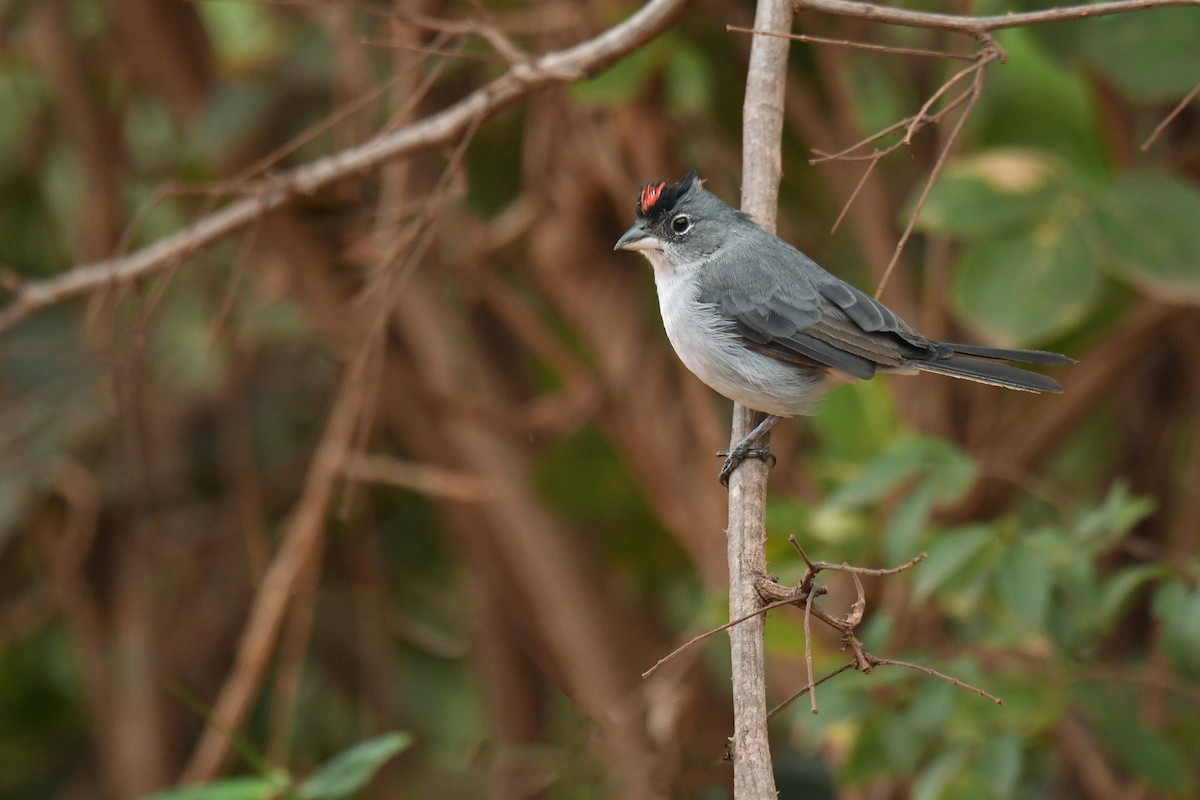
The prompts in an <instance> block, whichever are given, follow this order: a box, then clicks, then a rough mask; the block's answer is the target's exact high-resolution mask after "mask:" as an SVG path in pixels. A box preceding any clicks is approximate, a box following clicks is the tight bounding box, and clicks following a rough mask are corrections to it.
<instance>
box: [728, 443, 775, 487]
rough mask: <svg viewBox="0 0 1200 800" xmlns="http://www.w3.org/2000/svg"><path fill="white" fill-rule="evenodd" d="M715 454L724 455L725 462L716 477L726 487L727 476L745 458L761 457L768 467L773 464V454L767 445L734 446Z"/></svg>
mask: <svg viewBox="0 0 1200 800" xmlns="http://www.w3.org/2000/svg"><path fill="white" fill-rule="evenodd" d="M717 455H718V456H724V457H725V463H724V464H722V465H721V471H720V472H719V473H718V474H717V479H718V480H720V481H721V485H722V486H724V487H725V488H727V489H728V488H729V476H730V475H732V474H733V471H734V470H735V469H737V468H738V467H739V466H741V463H742V462H743V461H745V460H746V459H747V458H761V459H762V460H763V461H766V462H767V466H768V467H773V466H775V454H774V453H772V452H771V450H770V448H767V447H735V448H734V449H732V450H721V451H720V452H718V453H717Z"/></svg>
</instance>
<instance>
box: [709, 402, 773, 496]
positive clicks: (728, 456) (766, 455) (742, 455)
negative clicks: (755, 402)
mask: <svg viewBox="0 0 1200 800" xmlns="http://www.w3.org/2000/svg"><path fill="white" fill-rule="evenodd" d="M780 419H782V417H777V416H775V415H774V414H768V415H767V416H766V417H764V418H763V421H762V422H760V423H758V424H757V425H755V426H754V430H752V431H750V432H749V433H748V434H746V435H745V436H744V437H742V440H741V441H740V442H738V443H737V444H736V445H734V446H733V449H731V450H722V451H720V452H719V453H717V455H718V456H725V463H724V464H722V465H721V472H720V474H718V475H717V477H718V478H719V479H720V481H721V485H722V486H726V487H727V486H729V476H730V475H732V474H733V471H734V470H735V469H737V468H738V466H740V465H741V463H742V462H743V461H745V460H746V459H747V458H761V459H764V460H766V461H768V462H769V463H770V465H771V466H772V467H773V466H775V456H773V455H771V450H770V448H767V447H751V446H750V445H751V444H752V443H753V442H754V440H755V439H757V438H758V437H760V436H762V435H763V434H764V433H766V432H767V431H769V430H771V428H774V427H775V423H776V422H779V420H780Z"/></svg>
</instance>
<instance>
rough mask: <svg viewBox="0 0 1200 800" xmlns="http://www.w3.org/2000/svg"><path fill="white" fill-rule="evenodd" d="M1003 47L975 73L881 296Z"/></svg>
mask: <svg viewBox="0 0 1200 800" xmlns="http://www.w3.org/2000/svg"><path fill="white" fill-rule="evenodd" d="M999 53H1000V51H999V50H995V51H991V52H990V53H989V55H987V56H985V57H984V58H981V59H980V61H979V64H978V65H977V66H978V69H977V70H976V72H975V78H974V80H973V81H972V82H971V89H970V90H969V91H968V92H967V93H966V94H967V97H968V99H967V104H966V106H965V107H964V108H963V110H962V113H961V114H959V115H958V119H957V120H956V121H955V123H954V127H953V128H951V129H950V133H949V134H948V135H947V136H946V142H945V144H944V145H943V146H942V150H941V152H940V153H938V157H937V160H936V161H934V162H933V167H932V168H930V170H929V177H928V178H927V179H926V181H925V186H924V188H922V189H921V196H920V197H919V198H917V203H916V205H915V206H913V211H912V214H911V215H910V216H909V218H908V224H907V225H905V226H904V233H902V234H900V239H899V240H898V241H897V242H896V249H895V250H894V251H892V259H891V261H889V262H888V265H887V267H886V268H885V269H884V271H883V277H881V278H880V279H879V286H877V287H876V289H875V296H876V297H880V296H881V295H882V294H883V290H884V288H885V287H886V286H887V282H888V278H890V277H891V275H892V270H894V269H895V268H896V264H897V263H898V262H899V261H900V253H901V252H902V251H903V250H904V245H906V244H908V238H909V237H910V236H911V235H912V232H913V229H914V228H915V227H916V225H917V218H918V217H920V216H921V209H923V208H924V207H925V201H926V200H927V199H929V193H930V191H932V190H933V184H934V182H935V181H937V177H938V175H939V174H941V171H942V167H944V166H945V165H946V161H947V159H948V158H949V156H950V151H951V149H953V147H954V143H955V142H956V141H958V137H959V134H961V133H962V129H963V126H965V125H966V123H967V119H968V118H969V117H970V116H971V112H972V111H973V110H974V109H975V105H976V103H978V102H979V98H980V97H981V96H982V95H983V76H984V74H985V72H984V68H985V66H986V65H987V64H988V63H989V62H991V61H995V60H997V59H998V58H999Z"/></svg>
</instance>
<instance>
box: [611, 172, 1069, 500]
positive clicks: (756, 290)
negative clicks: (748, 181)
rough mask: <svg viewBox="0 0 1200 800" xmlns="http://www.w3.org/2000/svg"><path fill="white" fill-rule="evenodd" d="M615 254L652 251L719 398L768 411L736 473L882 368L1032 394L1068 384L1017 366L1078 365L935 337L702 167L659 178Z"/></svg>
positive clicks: (671, 303)
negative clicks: (735, 198)
mask: <svg viewBox="0 0 1200 800" xmlns="http://www.w3.org/2000/svg"><path fill="white" fill-rule="evenodd" d="M613 249H614V250H627V251H633V252H638V253H641V254H642V255H643V256H645V257H646V259H647V260H648V261H649V262H650V266H651V267H652V268H653V271H654V283H655V287H656V289H657V292H658V303H659V310H660V312H661V314H662V321H663V327H664V328H665V329H666V333H667V338H668V339H669V340H670V342H671V345H672V347H674V349H675V353H676V354H677V355H678V356H679V359H680V360H681V361H682V362H683V364H684V366H686V367H687V368H688V369H689V370H690V371H691V372H692V373H694V374H695V375H696V377H698V378H699V379H700V380H701V381H703V382H704V383H705V384H707V385H708V386H709V387H711V388H712V389H714V390H716V391H717V392H718V393H719V394H721V395H724V396H725V397H727V398H729V399H730V400H734V401H736V402H738V403H741V404H742V405H744V406H747V407H749V408H752V409H754V410H756V411H759V412H762V413H764V414H766V415H767V416H766V417H765V418H764V419H763V420H762V422H760V423H759V424H758V425H757V426H756V427H755V428H754V429H753V430H752V431H751V432H750V433H749V434H748V435H747V436H745V437H744V438H743V439H742V440H741V441H740V442H739V443H738V444H736V445H735V446H733V447H732V448H730V450H728V451H722V452H720V453H718V454H717V455H719V456H725V462H724V464H723V465H722V467H721V471H720V473H719V478H720V481H721V483H722V484H723V485H725V486H728V484H729V477H730V475H731V474H732V473H733V471H734V470H735V469H737V467H738V466H739V465H740V464H741V463H742V462H743V461H744V460H745V459H746V458H749V457H757V458H764V459H769V460H770V462H771V463H772V464H773V463H774V457H773V456H772V455H771V453H770V451H769V450H767V449H765V448H755V447H752V445H753V443H754V442H755V441H756V440H757V439H758V437H759V436H761V435H762V434H764V433H766V432H767V431H769V430H771V428H773V427H774V426H775V424H776V423H777V422H779V420H781V419H785V418H788V417H793V416H798V415H809V414H813V413H815V411H816V407H817V405H818V402H819V400H820V398H821V397H822V396H823V395H824V394H825V392H826V391H827V390H828V389H829V388H830V387H831V386H832V385H834V384H836V383H838V382H840V381H844V380H850V379H860V380H868V379H870V378H873V377H874V376H875V374H876V373H879V372H895V373H910V374H911V373H923V372H931V373H937V374H940V375H949V376H951V377H954V378H963V379H966V380H970V381H976V382H979V383H986V384H991V385H992V386H1000V387H1004V388H1006V389H1016V390H1019V391H1024V392H1038V393H1042V392H1061V391H1062V385H1061V384H1059V382H1058V381H1056V380H1054V379H1053V378H1050V377H1048V376H1046V375H1043V374H1041V373H1039V372H1034V371H1031V370H1028V369H1023V368H1021V367H1017V366H1014V365H1013V364H1011V363H1009V362H1017V363H1020V364H1028V365H1036V366H1049V367H1054V366H1067V365H1070V364H1074V363H1075V359H1073V358H1070V357H1068V356H1065V355H1061V354H1059V353H1051V352H1046V351H1042V350H1017V349H1008V348H1000V347H985V346H981V345H974V344H954V343H950V342H941V341H936V340H933V339H930V338H929V337H927V336H924V335H922V334H921V333H919V332H918V331H917V330H916V329H915V328H913V326H911V325H909V324H908V323H907V322H905V321H904V320H903V319H901V318H900V317H899V316H898V315H897V314H896V313H895V312H894V311H892V310H891V309H889V308H888V307H887V306H885V305H883V304H882V303H880V302H879V301H877V300H875V299H874V298H872V297H870V296H869V295H867V294H866V293H864V292H863V291H861V290H860V289H858V288H856V287H854V286H853V285H851V284H849V283H847V282H846V281H843V280H842V279H840V278H838V277H837V276H835V275H833V274H832V273H830V272H828V271H826V270H825V269H824V268H823V267H821V266H820V265H819V264H817V262H815V261H813V260H812V259H811V258H809V257H808V256H806V255H805V254H804V253H802V252H800V251H799V250H798V249H796V248H795V247H793V246H792V245H790V244H788V243H787V242H786V241H784V240H783V239H781V238H779V237H778V236H776V235H774V234H773V233H770V232H769V231H767V230H765V229H763V228H762V227H761V226H759V225H758V224H757V223H755V222H754V220H753V219H751V218H750V216H749V215H747V214H745V213H743V212H741V211H738V210H736V209H734V208H731V207H729V206H728V205H726V204H725V203H724V202H723V201H722V200H721V199H720V198H719V197H717V196H716V195H715V194H713V193H712V192H710V191H708V190H707V189H705V188H704V181H703V180H701V179H700V178H699V177H698V176H697V174H696V171H695V170H692V171H691V172H689V173H688V174H687V175H686V176H685V177H684V178H683V179H682V180H680V181H678V182H676V183H668V182H667V181H665V180H660V181H652V182H650V183H647V184H645V185H644V186H642V188H641V190H640V191H639V192H638V196H637V206H636V219H635V221H634V223H633V225H632V226H631V227H630V228H629V230H627V231H625V233H624V234H622V236H621V238H620V239H618V240H617V243H616V245H614V247H613Z"/></svg>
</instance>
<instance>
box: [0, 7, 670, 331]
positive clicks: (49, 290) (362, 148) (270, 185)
mask: <svg viewBox="0 0 1200 800" xmlns="http://www.w3.org/2000/svg"><path fill="white" fill-rule="evenodd" d="M690 3H691V0H650V2H648V3H647V4H646V5H645V6H643V7H642V8H641V9H639V10H638V11H637V12H636V13H635V14H634V15H633V16H631V17H630V18H629V19H627V20H625V21H624V22H622V23H620V24H618V25H616V26H615V27H613V28H610V29H609V30H606V31H605V32H604V33H601V34H600V35H598V36H596V37H595V38H592V39H589V40H587V41H585V42H583V43H581V44H578V45H575V46H573V47H569V48H567V49H565V50H558V51H555V52H552V53H548V54H546V55H544V56H541V57H539V58H535V59H534V60H533V61H531V62H530V63H527V64H524V63H523V64H515V65H513V67H512V68H510V69H509V70H508V71H507V72H506V73H505V74H504V75H502V76H500V77H499V78H496V79H495V80H493V81H491V82H490V83H488V84H486V85H484V86H482V87H480V88H479V89H476V90H475V91H473V92H471V94H469V95H467V96H466V97H464V98H463V99H462V100H460V101H458V102H457V103H455V104H454V105H452V106H450V107H449V108H447V109H445V110H443V111H440V112H438V113H436V114H433V115H431V116H429V117H425V118H424V119H422V120H420V121H418V122H415V123H413V124H412V125H407V126H405V127H403V128H400V129H398V130H396V131H393V132H390V133H386V134H383V135H381V136H378V137H376V138H374V139H372V140H370V141H368V142H366V143H364V144H362V145H359V146H357V147H353V148H350V149H348V150H343V151H341V152H339V153H334V154H333V155H331V156H328V157H326V158H323V159H320V160H318V161H315V162H313V163H311V164H307V165H305V166H302V167H298V168H296V169H294V170H290V171H288V172H283V173H280V174H279V175H277V176H274V177H273V178H271V179H270V180H269V181H267V182H265V183H264V185H263V186H262V187H261V189H260V190H259V191H258V192H257V193H256V194H255V195H254V196H251V197H243V198H242V199H240V200H237V201H234V202H232V203H230V204H229V205H228V206H226V207H225V208H222V209H220V210H219V211H216V212H214V213H212V214H209V215H207V216H204V217H202V218H201V219H199V220H197V221H196V222H194V223H193V224H191V225H189V226H188V227H186V228H184V229H183V230H181V231H179V232H177V233H174V234H172V235H170V236H168V237H166V238H164V239H161V240H159V241H158V242H156V243H154V244H152V245H150V246H149V247H146V248H144V249H142V250H139V251H137V252H135V253H131V254H129V255H128V256H122V257H118V258H110V259H106V260H104V261H98V262H93V263H91V264H83V265H81V266H78V267H75V268H74V269H71V270H70V271H68V272H65V273H63V274H62V275H59V276H58V277H56V278H52V279H50V280H46V281H31V282H25V283H22V284H21V285H20V288H19V291H17V293H16V297H15V298H14V300H13V302H12V303H11V304H9V306H8V307H7V308H5V309H4V310H3V311H0V332H3V331H5V330H8V329H10V328H12V327H13V326H14V325H16V324H17V323H19V322H20V321H21V320H23V319H25V318H26V317H28V316H29V315H30V314H33V313H35V312H37V311H40V310H41V309H44V308H46V307H48V306H52V305H55V304H57V303H61V302H64V301H66V300H70V299H72V298H75V297H79V296H81V295H84V294H87V293H89V292H92V291H94V290H96V289H98V288H101V287H105V286H111V285H115V284H122V283H125V282H127V281H130V280H134V279H137V278H144V277H146V276H147V275H150V274H152V273H154V272H156V271H158V270H160V269H163V268H165V267H168V266H170V265H171V264H176V263H179V262H180V261H182V260H183V259H184V258H187V257H188V256H190V255H193V254H195V253H197V252H199V251H200V250H202V249H204V248H206V247H209V246H211V245H212V244H213V243H214V242H216V241H217V240H218V239H220V238H221V237H223V236H226V235H228V234H229V233H231V232H233V231H235V230H237V229H239V228H241V227H242V226H244V225H246V224H248V223H249V222H251V221H252V220H255V219H258V218H259V217H261V216H263V215H264V214H267V213H269V212H271V211H274V210H275V209H277V208H280V207H282V206H284V205H286V204H287V203H289V202H291V200H292V199H293V198H295V197H297V196H307V195H311V194H313V193H314V192H317V191H319V190H321V189H323V188H324V187H326V186H329V185H330V184H332V183H334V182H336V181H338V180H340V179H342V178H344V177H346V176H348V175H354V174H356V173H361V172H368V171H370V170H372V169H375V168H377V167H378V166H380V165H381V164H384V163H386V162H388V161H391V160H394V159H397V158H402V157H405V156H409V155H412V154H413V153H416V152H419V151H421V150H425V149H428V148H430V147H435V146H438V145H443V144H448V143H451V142H455V141H458V140H459V138H460V137H461V136H462V135H463V134H464V133H465V132H466V131H468V130H469V129H470V128H471V127H473V126H475V125H478V124H479V122H480V121H482V120H484V119H486V118H488V117H491V116H493V115H494V114H496V113H497V112H498V111H501V110H503V109H505V108H507V107H509V106H511V105H512V104H514V103H516V102H517V101H518V100H520V99H521V98H523V97H526V96H527V95H529V94H531V93H533V92H536V91H539V90H542V89H545V88H548V87H551V86H556V85H559V84H563V83H570V82H574V81H579V80H582V79H584V78H587V77H590V76H592V75H595V74H596V73H598V72H601V71H602V70H604V69H605V68H607V67H608V66H609V65H611V64H612V63H613V62H615V61H617V60H618V59H620V58H621V57H623V56H625V55H628V54H629V53H631V52H633V51H634V50H636V49H637V48H639V47H641V46H642V45H644V44H645V43H646V42H648V41H650V40H651V39H653V38H654V37H655V36H657V35H658V34H659V33H661V32H662V31H663V30H665V29H666V28H667V27H668V26H669V25H670V24H671V23H672V22H674V20H675V19H676V18H677V17H678V16H679V15H680V14H681V13H682V12H683V10H684V9H685V8H687V6H688V5H689V4H690Z"/></svg>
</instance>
